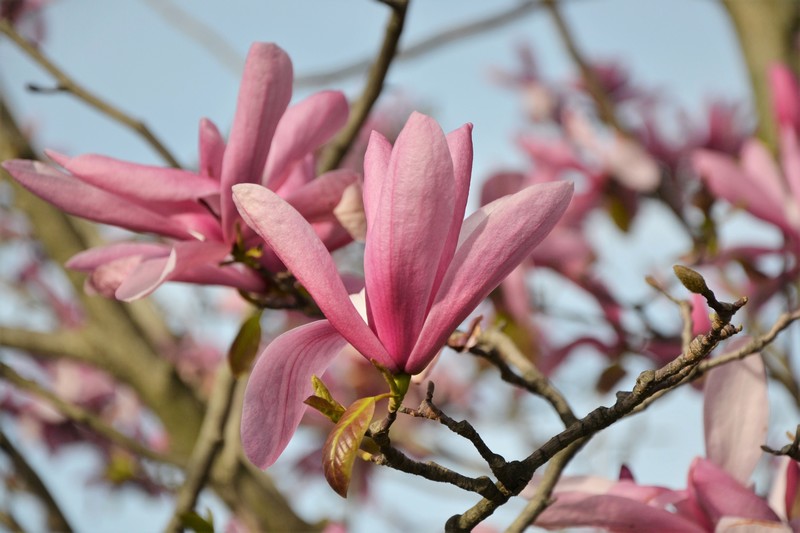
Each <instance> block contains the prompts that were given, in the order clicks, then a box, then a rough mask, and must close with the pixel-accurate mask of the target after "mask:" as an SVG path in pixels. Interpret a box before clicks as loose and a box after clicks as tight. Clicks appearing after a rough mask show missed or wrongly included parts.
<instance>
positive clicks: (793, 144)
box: [780, 128, 800, 226]
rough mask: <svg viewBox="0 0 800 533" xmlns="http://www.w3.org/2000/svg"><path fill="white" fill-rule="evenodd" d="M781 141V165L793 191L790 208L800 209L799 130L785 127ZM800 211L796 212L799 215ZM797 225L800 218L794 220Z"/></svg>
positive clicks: (796, 215) (795, 214) (799, 222)
mask: <svg viewBox="0 0 800 533" xmlns="http://www.w3.org/2000/svg"><path fill="white" fill-rule="evenodd" d="M780 143H781V165H782V166H783V172H784V174H785V175H786V181H787V182H788V184H789V190H790V191H791V193H792V194H791V200H789V206H791V207H790V208H794V209H795V210H797V209H798V203H800V144H798V141H797V131H796V130H794V129H791V128H783V129H782V130H781V132H780ZM798 215H800V214H798V213H794V216H795V217H798ZM793 222H795V223H796V226H800V220H797V218H795V220H794V221H793Z"/></svg>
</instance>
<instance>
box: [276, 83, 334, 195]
mask: <svg viewBox="0 0 800 533" xmlns="http://www.w3.org/2000/svg"><path fill="white" fill-rule="evenodd" d="M347 115H348V105H347V99H346V98H345V97H344V94H342V93H341V92H339V91H321V92H318V93H315V94H313V95H311V96H309V97H308V98H306V99H305V100H303V101H302V102H300V103H297V104H295V105H293V106H291V107H290V108H289V109H287V110H286V113H284V114H283V117H281V120H280V122H279V123H278V129H277V130H275V137H274V139H273V141H272V147H271V148H270V153H269V157H267V163H266V168H265V169H264V176H263V178H262V181H261V183H262V185H264V186H265V187H267V188H269V189H272V190H273V191H275V190H277V189H278V188H279V187H280V186H281V184H282V183H283V182H284V181H285V180H286V177H287V176H288V174H289V171H290V170H291V167H292V166H293V165H294V164H295V162H297V161H298V160H300V159H302V158H303V157H304V156H305V155H306V154H308V153H311V152H313V151H314V150H316V149H317V148H319V147H320V146H322V145H323V144H324V143H326V142H327V141H328V140H329V139H330V138H331V137H332V136H333V134H334V133H336V132H337V131H339V129H341V127H342V126H344V124H345V122H347Z"/></svg>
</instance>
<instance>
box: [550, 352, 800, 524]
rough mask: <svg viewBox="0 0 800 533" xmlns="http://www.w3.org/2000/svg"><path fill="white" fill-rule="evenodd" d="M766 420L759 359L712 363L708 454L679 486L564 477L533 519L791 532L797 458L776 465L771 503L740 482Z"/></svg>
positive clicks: (746, 475)
mask: <svg viewBox="0 0 800 533" xmlns="http://www.w3.org/2000/svg"><path fill="white" fill-rule="evenodd" d="M767 419H768V401H767V381H766V373H765V371H764V365H763V362H762V361H761V358H760V357H758V356H757V355H754V356H751V357H749V358H747V359H745V360H742V361H737V362H734V363H730V364H727V365H724V366H721V367H718V368H716V369H714V370H713V371H712V372H711V373H710V374H709V376H708V379H707V381H706V385H705V403H704V429H705V441H706V455H707V458H697V459H695V460H694V461H693V462H692V465H691V467H690V468H689V476H688V485H687V488H686V489H684V490H672V489H667V488H664V487H652V486H642V485H637V484H636V483H635V482H633V480H632V479H622V480H620V481H609V480H603V479H600V478H592V477H586V478H578V479H565V480H564V481H563V482H562V483H560V484H559V486H558V487H557V490H556V494H555V503H554V504H553V505H551V506H550V507H549V508H548V509H546V510H545V511H544V512H543V513H542V514H541V516H540V517H539V519H538V520H537V522H536V525H537V526H539V527H544V528H546V529H560V528H564V527H575V526H589V527H600V528H603V529H605V530H608V531H653V532H656V531H686V532H695V531H696V532H712V531H734V530H735V531H785V532H791V531H797V528H798V521H797V520H796V519H797V517H796V516H794V515H793V512H794V509H793V504H794V502H795V501H796V498H797V482H796V480H797V466H796V464H793V465H789V468H787V467H786V465H783V466H782V467H781V471H780V472H779V476H778V478H777V481H778V483H777V485H776V486H777V487H778V488H779V490H778V492H779V493H780V494H774V495H773V497H772V502H773V505H774V507H772V506H770V504H769V503H768V502H767V501H766V500H765V499H764V498H761V497H760V496H758V495H757V494H755V493H754V492H753V490H752V488H751V487H748V486H747V483H748V481H749V479H750V476H751V474H752V472H753V470H754V468H755V466H756V463H757V462H758V460H759V458H760V457H761V449H760V445H761V444H763V443H764V441H765V439H766V435H767ZM792 466H793V467H794V469H792V468H791V467H792ZM792 520H794V521H792ZM747 527H750V528H751V529H747ZM739 528H741V529H739Z"/></svg>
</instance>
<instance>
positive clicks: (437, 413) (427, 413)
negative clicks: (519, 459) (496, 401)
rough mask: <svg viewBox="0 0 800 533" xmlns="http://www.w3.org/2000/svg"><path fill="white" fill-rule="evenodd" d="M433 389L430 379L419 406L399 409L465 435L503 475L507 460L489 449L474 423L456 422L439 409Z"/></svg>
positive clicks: (495, 471)
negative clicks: (435, 402)
mask: <svg viewBox="0 0 800 533" xmlns="http://www.w3.org/2000/svg"><path fill="white" fill-rule="evenodd" d="M433 390H434V385H433V382H432V381H429V382H428V391H427V394H426V395H425V399H424V400H423V401H422V403H421V404H420V406H419V408H418V409H409V408H407V407H401V408H400V410H399V411H400V412H401V413H403V414H406V415H410V416H414V417H418V418H426V419H428V420H433V421H435V422H439V423H440V424H442V425H443V426H445V427H446V428H447V429H449V430H450V431H452V432H453V433H455V434H456V435H459V436H461V437H464V438H465V439H467V440H468V441H470V442H471V443H472V445H473V446H474V447H475V449H476V450H477V451H478V453H479V454H480V455H481V457H482V458H483V460H484V461H486V464H488V465H489V468H490V469H491V470H492V473H493V474H494V475H495V476H497V477H500V476H501V475H502V468H503V467H504V466H505V465H506V460H505V459H503V456H501V455H498V454H496V453H494V452H493V451H492V450H491V449H489V447H488V446H487V445H486V443H485V442H484V441H483V439H482V438H481V436H480V435H479V434H478V432H477V431H476V430H475V428H474V427H473V426H472V424H470V423H469V422H467V421H466V420H461V421H460V422H456V421H455V420H453V419H452V418H450V417H449V416H447V415H446V414H445V413H444V412H443V411H442V410H441V409H439V408H438V407H437V406H436V405H435V404H434V403H433Z"/></svg>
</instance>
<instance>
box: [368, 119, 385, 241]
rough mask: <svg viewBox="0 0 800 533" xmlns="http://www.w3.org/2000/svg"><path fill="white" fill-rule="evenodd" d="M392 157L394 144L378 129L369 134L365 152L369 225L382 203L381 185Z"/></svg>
mask: <svg viewBox="0 0 800 533" xmlns="http://www.w3.org/2000/svg"><path fill="white" fill-rule="evenodd" d="M391 157H392V145H391V143H390V142H389V141H388V140H386V137H384V136H383V135H381V134H380V133H379V132H377V131H373V132H372V133H371V134H370V136H369V143H368V144H367V151H366V152H365V153H364V212H365V213H366V215H367V226H369V225H370V224H371V223H372V221H374V220H375V211H376V210H377V209H378V204H379V203H380V195H381V187H382V186H383V182H384V180H385V178H386V171H387V170H388V168H389V159H390V158H391Z"/></svg>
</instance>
